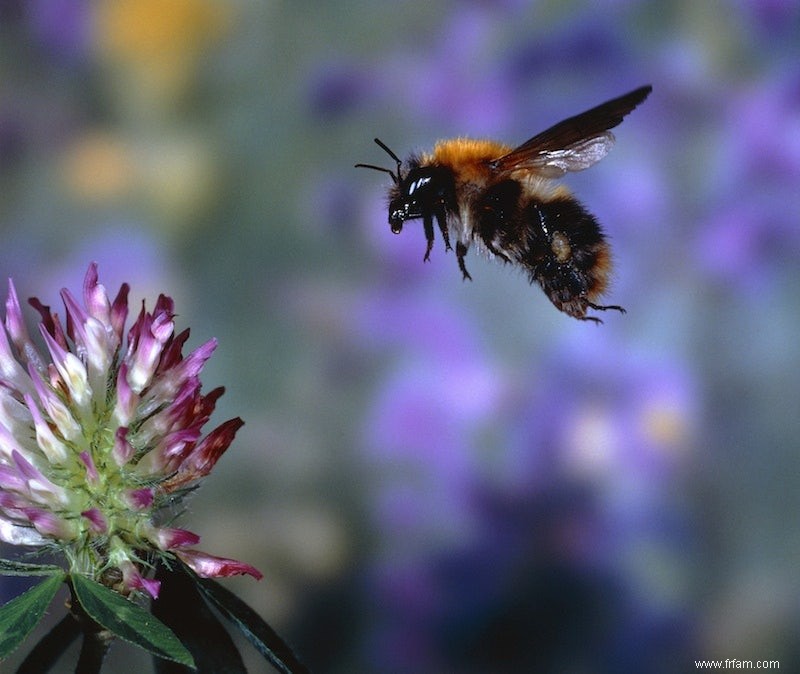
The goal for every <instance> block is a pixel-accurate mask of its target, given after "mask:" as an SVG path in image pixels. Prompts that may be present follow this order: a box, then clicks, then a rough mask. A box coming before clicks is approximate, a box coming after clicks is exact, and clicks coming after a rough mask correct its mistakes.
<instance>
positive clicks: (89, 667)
mask: <svg viewBox="0 0 800 674" xmlns="http://www.w3.org/2000/svg"><path fill="white" fill-rule="evenodd" d="M67 585H69V591H70V595H71V601H70V606H69V610H70V613H71V614H72V616H73V617H74V618H75V619H76V620H77V621H78V624H79V625H80V626H81V629H82V630H83V643H82V644H81V652H80V655H79V656H78V664H77V665H76V666H75V674H99V672H100V668H101V667H102V666H103V660H105V657H106V654H107V653H108V649H109V646H111V642H112V641H113V640H114V633H113V632H111V631H110V630H107V629H106V628H105V627H103V626H102V625H99V624H98V623H96V622H95V621H94V620H92V618H91V617H90V616H89V615H88V614H87V613H86V611H84V610H83V607H82V606H81V604H80V602H79V601H78V598H77V596H76V595H75V589H74V587H73V586H72V581H71V580H68V581H67Z"/></svg>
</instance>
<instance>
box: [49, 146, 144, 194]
mask: <svg viewBox="0 0 800 674" xmlns="http://www.w3.org/2000/svg"><path fill="white" fill-rule="evenodd" d="M61 172H62V176H63V180H64V183H65V185H66V187H67V189H68V190H69V191H70V192H71V193H72V194H73V195H74V196H76V197H78V198H79V199H83V200H87V201H93V202H101V201H109V200H114V199H119V198H122V197H124V196H126V195H127V194H129V193H130V191H131V189H132V188H133V186H134V184H135V181H136V167H135V162H134V160H133V157H132V156H131V152H130V148H129V147H128V145H127V144H126V143H124V142H123V141H122V140H121V139H120V138H118V137H116V136H113V135H111V134H109V133H105V132H102V131H93V132H90V133H87V134H85V135H83V136H81V137H79V138H77V139H76V141H75V142H74V143H73V144H72V145H71V146H70V147H68V148H67V149H66V152H65V154H64V157H63V160H62V163H61Z"/></svg>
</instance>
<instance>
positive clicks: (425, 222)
mask: <svg viewBox="0 0 800 674" xmlns="http://www.w3.org/2000/svg"><path fill="white" fill-rule="evenodd" d="M651 91H652V87H651V86H649V85H647V86H643V87H639V88H638V89H635V90H633V91H631V92H629V93H627V94H624V95H623V96H619V97H618V98H614V99H612V100H610V101H607V102H605V103H602V104H600V105H598V106H596V107H594V108H592V109H590V110H587V111H586V112H582V113H580V114H578V115H575V116H574V117H570V118H568V119H565V120H563V121H561V122H559V123H558V124H555V125H554V126H552V127H550V128H549V129H547V130H546V131H543V132H542V133H540V134H537V135H536V136H534V137H533V138H531V139H529V140H527V141H526V142H524V143H523V144H522V145H520V146H518V147H516V148H512V147H511V146H508V145H504V144H502V143H498V142H495V141H491V140H472V139H469V138H455V139H449V140H442V141H439V142H438V143H437V144H436V145H435V146H434V148H433V150H432V151H431V152H426V153H424V154H419V155H416V154H415V155H411V156H410V157H409V158H408V159H407V160H406V161H405V162H403V161H401V160H400V159H399V158H398V156H397V155H396V154H395V153H394V152H393V151H392V150H390V149H389V147H388V146H387V145H386V144H384V143H383V142H382V141H381V140H379V139H378V138H376V139H375V142H376V143H377V144H378V145H379V146H380V147H381V148H382V149H383V150H384V151H385V152H386V153H387V154H388V155H389V156H390V157H391V158H392V159H393V160H394V162H395V164H396V167H395V169H388V168H384V167H382V166H376V165H374V164H356V167H362V168H369V169H374V170H376V171H382V172H384V173H388V174H389V175H390V176H391V178H392V182H393V184H392V185H391V187H390V188H389V225H390V227H391V230H392V232H394V233H395V234H399V233H400V232H401V231H402V229H403V224H404V223H405V221H406V220H415V219H421V220H422V226H423V230H424V232H425V239H426V242H427V246H426V249H425V255H424V257H423V259H424V260H425V261H427V260H428V259H429V258H430V254H431V250H432V249H433V245H434V240H435V229H434V227H435V228H436V229H438V231H439V233H440V234H441V237H442V240H443V242H444V246H445V249H446V250H452V245H451V241H454V242H455V254H456V260H457V262H458V267H459V269H460V270H461V273H462V275H463V278H464V279H465V280H466V279H469V280H471V279H472V277H471V276H470V274H469V272H468V271H467V267H466V264H465V262H464V258H465V257H466V254H467V251H468V250H469V249H470V247H471V246H472V245H473V244H474V245H475V246H476V248H478V249H479V250H481V251H482V252H484V253H486V254H488V255H489V256H491V257H496V258H499V259H500V260H502V261H503V262H507V263H510V264H513V265H515V266H517V267H519V268H521V269H523V270H524V271H525V272H526V273H527V275H528V278H529V280H530V282H531V283H532V284H533V283H536V284H538V285H539V286H540V287H541V288H542V290H543V291H544V293H545V294H546V295H547V297H549V298H550V301H551V302H552V303H553V304H554V305H555V306H556V308H558V309H559V310H560V311H563V312H564V313H566V314H568V315H569V316H573V317H575V318H578V319H580V320H585V321H594V322H596V323H602V321H601V320H600V319H599V318H597V317H596V316H588V315H587V311H588V310H589V309H593V310H595V311H606V310H609V309H613V310H615V311H619V312H622V313H624V312H625V310H624V309H623V308H622V307H621V306H618V305H616V304H607V305H603V304H599V303H598V302H599V299H600V297H601V296H602V295H603V294H604V293H605V292H606V290H607V289H608V284H609V278H610V274H611V250H610V247H609V245H608V242H607V241H606V238H605V236H604V234H603V230H602V228H601V227H600V224H599V223H598V222H597V220H596V218H595V217H594V216H593V215H592V214H591V213H590V212H589V211H588V210H587V209H586V208H585V207H584V206H583V204H581V203H580V202H579V201H578V200H577V199H576V198H575V197H574V196H573V195H572V193H571V192H570V191H569V190H568V189H567V188H566V187H565V186H564V185H561V184H559V183H557V182H555V180H556V179H557V178H560V177H562V176H563V175H564V174H565V173H568V172H574V171H583V170H584V169H587V168H589V167H590V166H592V165H594V164H596V163H597V162H598V161H600V160H601V159H602V158H603V157H605V156H606V154H608V152H609V151H610V150H611V148H612V147H613V145H614V140H615V139H614V135H613V134H612V133H611V131H610V130H611V129H613V128H614V127H615V126H617V125H618V124H620V123H621V122H622V120H623V118H624V117H625V116H626V115H627V114H628V113H629V112H631V111H632V110H633V109H634V108H635V107H636V106H637V105H639V104H640V103H641V102H642V101H644V99H645V98H647V96H648V95H649V94H650V92H651Z"/></svg>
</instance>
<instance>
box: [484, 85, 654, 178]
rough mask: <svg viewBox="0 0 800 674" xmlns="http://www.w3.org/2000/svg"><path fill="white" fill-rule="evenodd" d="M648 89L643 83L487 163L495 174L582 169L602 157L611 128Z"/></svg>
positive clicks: (610, 143)
mask: <svg viewBox="0 0 800 674" xmlns="http://www.w3.org/2000/svg"><path fill="white" fill-rule="evenodd" d="M651 91H652V87H651V86H649V85H648V86H644V87H639V88H638V89H635V90H634V91H631V92H630V93H627V94H625V95H624V96H620V97H619V98H614V99H612V100H610V101H606V102H605V103H601V104H600V105H598V106H597V107H594V108H592V109H591V110H587V111H586V112H582V113H581V114H579V115H575V116H574V117H570V118H569V119H565V120H564V121H562V122H559V123H558V124H556V125H554V126H551V127H550V128H549V129H547V130H546V131H542V133H540V134H537V135H536V136H534V137H533V138H531V139H530V140H527V141H526V142H524V143H523V144H522V145H520V146H519V147H517V148H515V149H513V150H511V152H509V153H508V154H506V155H503V156H502V157H499V158H498V159H495V160H494V161H492V162H491V163H490V166H491V169H492V170H493V171H495V172H496V173H498V174H502V173H511V172H514V171H531V172H533V173H536V174H538V175H542V176H544V177H547V178H558V177H559V176H562V175H564V174H565V173H567V172H568V171H583V170H584V169H586V168H589V167H590V166H592V165H593V164H596V163H597V162H598V161H600V160H601V159H602V158H603V157H605V156H606V155H607V154H608V152H609V150H611V148H612V147H613V146H614V134H612V133H611V132H610V131H609V129H613V128H614V127H615V126H617V125H618V124H619V123H620V122H622V120H623V118H624V117H625V115H627V114H628V113H629V112H630V111H631V110H633V109H634V108H635V107H636V106H637V105H639V103H641V102H642V101H643V100H644V99H645V98H647V96H648V94H649V93H650V92H651Z"/></svg>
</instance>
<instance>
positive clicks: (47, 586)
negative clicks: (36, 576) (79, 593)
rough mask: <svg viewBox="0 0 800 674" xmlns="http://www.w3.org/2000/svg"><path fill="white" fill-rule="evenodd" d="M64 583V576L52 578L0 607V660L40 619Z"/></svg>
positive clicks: (12, 649) (9, 652)
mask: <svg viewBox="0 0 800 674" xmlns="http://www.w3.org/2000/svg"><path fill="white" fill-rule="evenodd" d="M62 582H64V574H63V573H62V574H61V576H52V577H50V578H47V579H46V580H43V581H42V582H41V583H39V584H38V585H34V586H33V587H32V588H31V589H30V590H27V591H26V592H23V593H22V594H21V595H20V596H19V597H16V598H15V599H12V600H11V601H10V602H8V603H7V604H5V605H4V606H2V607H0V660H2V659H3V658H6V657H8V656H9V655H10V654H11V653H12V652H13V651H14V649H15V648H17V646H19V645H20V644H21V643H22V642H23V641H24V640H25V637H27V636H28V635H29V634H30V633H31V631H32V630H33V628H34V627H36V624H37V623H38V622H39V621H40V620H41V619H42V616H43V615H44V612H45V610H46V609H47V607H48V606H49V605H50V602H51V601H53V597H55V596H56V592H58V588H59V587H60V586H61V583H62Z"/></svg>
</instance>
